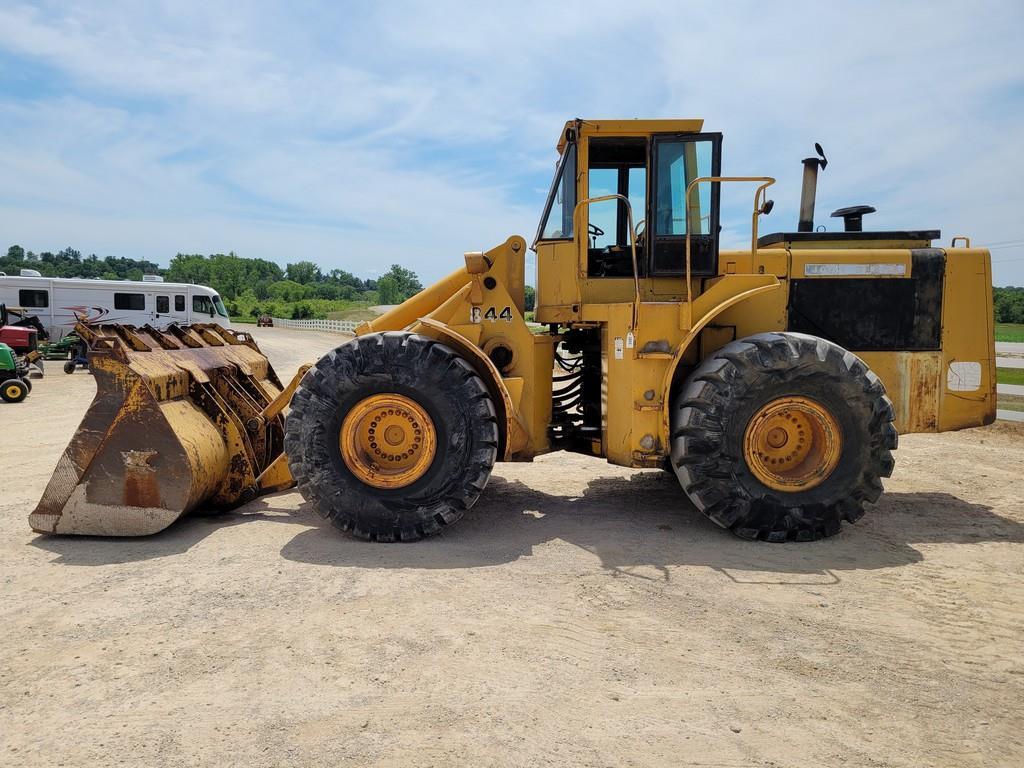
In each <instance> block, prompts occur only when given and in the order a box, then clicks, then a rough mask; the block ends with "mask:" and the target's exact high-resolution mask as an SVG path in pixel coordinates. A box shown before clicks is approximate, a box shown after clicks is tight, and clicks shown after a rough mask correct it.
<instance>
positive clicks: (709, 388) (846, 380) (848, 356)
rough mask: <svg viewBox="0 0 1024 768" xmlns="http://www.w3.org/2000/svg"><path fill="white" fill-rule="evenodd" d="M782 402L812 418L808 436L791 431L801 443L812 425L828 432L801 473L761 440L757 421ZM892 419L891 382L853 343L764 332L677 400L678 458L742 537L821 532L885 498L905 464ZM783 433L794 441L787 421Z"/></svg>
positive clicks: (701, 375)
mask: <svg viewBox="0 0 1024 768" xmlns="http://www.w3.org/2000/svg"><path fill="white" fill-rule="evenodd" d="M780 404H781V405H780ZM791 405H792V407H793V408H794V409H796V410H795V411H794V412H793V413H792V414H791V413H790V411H788V410H786V409H787V408H789V407H790V406H791ZM800 408H805V409H806V410H807V412H808V413H809V414H810V418H809V419H808V418H805V416H804V415H803V414H801V413H800V412H799V409H800ZM780 409H781V414H782V416H781V418H782V419H784V420H785V419H789V420H791V421H792V423H793V424H794V425H796V424H797V421H796V419H798V418H799V419H800V420H801V421H800V426H799V429H800V430H801V431H800V432H799V433H797V432H796V429H797V427H793V428H792V429H793V433H792V435H793V437H794V438H795V437H796V435H797V434H799V435H800V443H801V445H802V444H803V443H804V439H805V438H804V435H805V433H806V435H807V436H808V437H807V440H808V442H809V443H813V442H814V440H813V439H812V438H813V437H814V436H816V435H819V434H820V435H821V436H822V437H820V439H819V440H818V442H819V443H822V444H823V446H824V447H822V446H821V445H820V446H819V447H818V448H819V452H820V461H819V464H820V466H819V467H818V470H817V472H815V470H814V467H813V465H814V464H815V462H816V461H817V460H816V458H815V457H816V454H815V452H814V451H813V450H811V451H810V458H808V459H807V462H806V464H807V465H809V466H811V469H810V470H806V471H805V472H804V474H803V475H801V474H800V472H799V471H797V470H796V469H793V470H791V469H790V466H789V465H787V467H786V469H785V470H784V469H783V463H784V462H785V461H790V459H789V458H788V457H786V456H785V455H782V454H780V457H779V458H778V459H777V461H778V464H776V461H773V460H772V459H770V458H764V456H765V454H762V453H760V452H758V451H757V450H755V449H754V448H752V445H754V443H753V442H752V441H751V438H750V434H751V430H755V429H757V425H759V424H763V423H764V421H763V419H765V418H780V417H779V416H778V414H779V413H780ZM816 413H817V415H815V414H816ZM772 414H775V415H772ZM791 416H792V418H790V417H791ZM893 418H894V411H893V406H892V403H891V402H890V400H889V398H888V397H886V394H885V388H884V387H883V385H882V383H881V381H880V380H879V379H878V377H877V376H876V375H875V374H874V373H872V372H871V371H870V370H869V369H868V367H867V365H865V363H864V362H863V361H862V360H861V359H860V358H859V357H857V356H856V355H854V354H853V353H852V352H848V351H847V350H845V349H843V348H842V347H840V346H838V345H836V344H833V343H832V342H829V341H826V340H825V339H821V338H817V337H815V336H808V335H805V334H798V333H762V334H758V335H756V336H751V337H749V338H746V339H741V340H739V341H734V342H732V343H730V344H727V345H726V346H724V347H723V348H722V349H720V350H718V351H717V352H715V353H714V354H712V355H710V356H709V357H708V358H707V359H706V360H704V362H703V363H701V365H700V366H699V367H698V368H697V369H696V370H695V371H694V372H693V374H692V375H691V376H690V378H689V379H687V381H686V383H685V385H684V386H683V388H682V390H681V391H680V392H679V393H678V395H677V396H676V397H675V399H674V403H673V408H672V420H671V421H672V451H671V459H672V466H673V468H674V469H675V472H676V476H677V477H678V478H679V482H680V484H681V485H682V486H683V489H684V490H685V491H686V493H687V495H688V496H689V497H690V499H691V501H693V503H694V504H695V505H696V506H697V508H698V509H700V510H701V511H702V512H703V513H704V514H705V515H707V516H708V517H709V518H711V519H712V520H713V521H715V522H716V523H718V524H719V525H721V526H723V527H725V528H729V529H730V530H732V531H733V532H734V533H736V534H737V535H739V536H741V537H743V538H747V539H761V540H764V541H793V540H795V541H811V540H815V539H821V538H824V537H826V536H832V535H833V534H836V533H838V532H839V530H840V528H841V525H842V521H843V520H846V521H847V522H850V523H852V522H854V521H856V520H857V519H859V518H860V517H861V516H862V515H863V514H864V504H865V502H875V501H877V500H878V497H879V496H880V495H881V493H882V482H881V478H883V477H889V476H890V475H891V474H892V470H893V466H894V461H893V457H892V451H893V450H894V449H895V448H896V445H897V435H896V428H895V426H894V424H893ZM816 423H820V424H821V425H823V427H822V428H821V429H819V428H818V427H813V428H812V426H810V425H813V424H816ZM783 424H784V426H785V427H787V428H788V427H789V424H788V423H785V421H783ZM776 435H777V441H779V442H782V443H783V444H784V443H785V440H786V439H787V437H786V436H785V434H783V430H776V431H775V432H773V440H775V439H776ZM830 435H831V436H832V438H833V439H829V436H830ZM795 443H796V441H795V439H794V440H793V441H792V443H791V445H792V447H793V448H794V451H795V449H796V445H795ZM783 450H784V451H788V450H789V449H788V448H785V449H783ZM808 450H810V449H809V448H808V449H805V453H804V454H803V456H806V455H808V454H807V453H806V451H808ZM766 451H767V454H769V455H770V454H771V450H770V449H766ZM797 461H799V458H798V459H797ZM769 462H771V463H770V464H769ZM801 466H804V465H801ZM776 467H778V468H777V469H776ZM776 471H777V472H778V473H779V474H778V475H776V474H774V473H775V472H776ZM786 472H791V476H790V477H787V476H786ZM787 482H789V483H790V484H789V485H787V484H786V483H787Z"/></svg>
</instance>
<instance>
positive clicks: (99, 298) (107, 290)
mask: <svg viewBox="0 0 1024 768" xmlns="http://www.w3.org/2000/svg"><path fill="white" fill-rule="evenodd" d="M31 272H32V270H22V274H21V275H19V276H17V277H14V276H7V275H3V274H2V273H0V304H6V305H7V306H8V307H17V308H22V309H25V310H26V311H27V313H29V314H33V315H35V316H37V317H38V318H39V320H40V322H42V324H43V327H45V328H46V329H47V331H49V333H50V338H51V339H52V340H54V341H56V340H57V339H59V338H61V337H63V336H66V335H67V334H68V333H70V332H71V331H72V329H74V327H75V323H77V322H78V321H79V320H82V321H84V322H86V323H96V324H99V323H124V324H128V325H152V326H154V327H156V328H164V327H166V326H168V325H170V324H171V323H217V324H218V325H221V326H223V327H225V328H230V327H231V321H230V320H229V319H228V313H227V310H226V309H225V308H224V302H223V301H221V299H220V296H218V295H217V292H216V291H215V290H213V289H212V288H208V287H207V286H205V285H186V284H184V283H165V282H163V281H162V280H160V278H155V279H153V278H149V279H147V280H144V281H140V282H136V281H131V280H84V279H81V278H62V277H38V276H34V275H32V274H31ZM25 273H29V274H25ZM37 274H38V273H37Z"/></svg>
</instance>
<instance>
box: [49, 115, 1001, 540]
mask: <svg viewBox="0 0 1024 768" xmlns="http://www.w3.org/2000/svg"><path fill="white" fill-rule="evenodd" d="M815 146H816V154H815V155H814V156H811V157H809V158H807V159H805V160H804V161H803V166H804V170H803V174H804V176H803V180H804V183H803V192H802V196H801V201H800V216H799V222H798V225H797V227H796V230H795V231H781V232H773V233H770V234H765V235H761V234H759V230H760V229H761V219H762V218H763V217H765V216H766V215H768V214H769V213H770V211H771V209H772V207H773V201H772V200H770V199H768V197H767V190H768V188H769V187H770V185H771V184H772V183H773V182H774V180H773V179H772V178H770V177H726V176H723V175H722V173H721V152H722V135H721V134H720V133H714V132H706V131H704V127H703V123H702V121H701V120H573V121H570V122H568V123H566V124H565V126H564V128H563V130H562V131H561V133H560V134H559V139H558V143H557V150H558V155H559V161H558V165H557V170H556V171H555V175H554V179H553V181H552V184H551V188H550V191H549V193H548V196H547V200H546V203H545V206H544V209H543V212H542V215H541V219H540V225H539V227H538V229H537V233H536V236H535V237H534V239H533V242H532V244H528V243H527V241H526V240H525V239H524V238H522V237H519V236H513V237H510V238H508V240H506V241H505V242H503V243H501V244H500V245H497V246H495V247H494V248H491V249H490V250H488V251H483V252H469V253H466V254H465V256H464V263H463V264H461V265H460V266H459V268H458V269H456V270H455V271H454V272H452V273H451V274H450V275H448V276H447V277H445V278H444V279H442V280H441V281H439V282H437V283H436V284H434V285H432V286H430V287H428V288H426V289H425V290H423V291H421V292H420V293H418V294H417V295H415V296H413V297H412V298H410V299H409V300H407V301H405V302H404V303H403V304H401V305H399V306H397V307H395V308H393V309H391V310H390V311H388V312H386V313H385V314H383V315H381V316H380V317H378V318H377V319H375V320H372V321H370V322H367V323H364V324H362V325H361V326H360V327H359V328H358V329H357V330H356V333H355V338H353V339H351V340H350V341H347V342H345V343H343V344H341V345H340V346H338V347H337V348H336V349H334V350H333V351H331V352H329V353H328V354H326V355H324V356H323V357H321V358H320V359H319V360H317V361H316V362H315V363H313V364H311V365H309V366H305V367H304V368H303V369H302V370H300V371H299V374H298V375H297V376H296V377H295V378H294V379H293V380H292V381H291V382H290V383H289V384H288V385H287V386H285V385H284V384H283V383H282V382H281V381H280V380H279V379H278V378H277V376H276V375H275V373H274V371H273V369H272V368H271V366H270V365H269V363H268V361H267V359H266V357H264V356H263V355H262V354H261V353H260V352H259V349H258V347H257V345H256V344H255V342H254V341H253V340H252V338H251V337H249V336H248V335H247V334H244V333H236V332H233V331H229V330H225V329H223V328H221V327H219V326H216V325H206V324H199V325H192V326H182V327H178V326H172V327H171V328H169V329H167V330H163V331H160V330H157V329H155V328H151V327H142V328H133V327H127V326H102V325H101V326H84V325H83V326H80V327H79V333H80V334H81V336H82V337H83V339H85V340H86V341H88V343H89V345H90V350H91V351H90V368H91V370H92V372H93V374H94V376H95V377H96V381H97V394H96V397H95V400H94V401H93V403H92V405H91V407H90V409H89V410H88V412H87V413H86V415H85V418H84V420H83V422H82V425H81V427H80V428H79V430H78V432H77V433H76V434H75V436H74V437H73V439H72V441H71V444H70V445H69V446H68V448H67V450H66V451H65V453H64V455H63V457H62V458H61V459H60V462H59V463H58V465H57V468H56V470H55V471H54V475H53V478H52V479H51V481H50V483H49V485H48V487H47V488H46V491H45V493H44V495H43V498H42V500H41V501H40V502H39V505H38V507H37V508H36V510H35V511H34V512H33V513H32V514H31V516H30V523H31V526H32V528H33V529H35V530H36V531H39V532H42V533H57V534H61V533H71V534H98V535H113V536H134V535H143V534H151V533H155V532H157V531H159V530H161V529H163V528H165V527H166V526H168V525H170V524H171V523H172V522H173V521H174V520H176V519H177V518H178V517H180V516H181V515H183V514H185V513H187V512H189V511H190V510H193V509H196V508H198V507H203V508H204V509H230V508H233V507H236V506H238V505H240V504H243V503H245V502H247V501H249V500H251V499H253V498H254V497H255V496H257V495H258V494H262V493H267V492H270V491H275V490H279V489H283V488H287V487H290V486H292V485H293V484H297V486H298V489H299V491H300V492H301V493H302V495H303V496H304V497H305V499H306V500H307V501H308V502H309V504H310V505H311V507H312V508H313V509H315V510H316V511H317V512H318V513H319V514H320V515H322V516H323V517H324V518H326V519H328V520H330V521H331V522H332V523H333V524H334V525H335V526H337V528H339V529H340V530H342V531H344V532H346V533H348V534H350V535H351V536H354V537H358V538H360V539H368V540H374V541H379V542H391V541H411V540H415V539H420V538H422V537H425V536H429V535H432V534H436V533H439V532H440V531H443V530H445V529H446V528H447V527H448V526H450V525H452V524H453V523H455V522H456V521H458V520H459V519H460V518H461V517H462V516H463V515H464V514H465V512H466V510H467V509H469V508H470V507H471V506H472V505H473V504H474V503H475V502H476V501H477V499H478V498H479V496H480V495H481V494H482V493H484V490H485V488H486V486H487V481H488V477H489V476H490V474H491V470H492V468H493V466H494V463H495V462H496V461H531V460H532V459H533V458H534V457H536V456H539V455H542V454H545V453H549V452H552V451H573V452H579V453H585V454H588V455H591V456H595V457H603V458H605V459H607V460H608V461H609V462H611V463H613V464H618V465H621V466H627V467H638V468H643V467H649V468H664V469H666V470H668V471H671V472H673V473H674V474H675V475H676V476H677V477H678V479H679V482H680V485H681V493H680V502H679V503H680V506H682V505H683V504H684V503H685V502H684V499H683V495H684V494H685V496H686V497H688V498H689V500H690V501H691V502H692V503H693V504H694V505H695V506H696V507H697V508H698V509H699V510H700V511H701V512H703V513H704V514H705V515H707V516H708V517H709V518H710V519H711V520H713V521H714V522H716V523H718V524H719V525H721V526H722V527H725V528H728V529H730V530H732V531H733V532H735V533H736V534H738V535H739V536H742V537H745V538H749V539H759V540H765V541H772V542H776V541H777V542H781V541H807V540H814V539H820V538H822V537H826V536H830V535H832V534H835V533H836V532H838V531H839V530H840V528H841V525H842V522H843V521H846V522H854V521H855V520H857V519H858V518H859V517H861V516H862V515H863V514H864V511H865V505H867V504H870V503H873V502H875V501H877V500H878V498H879V495H880V494H881V493H882V480H883V478H886V477H888V476H889V475H890V474H891V472H892V471H893V450H894V449H895V448H896V445H897V435H898V433H900V432H902V433H912V432H941V431H946V430H955V429H962V428H966V427H975V426H980V425H984V424H988V423H990V422H992V421H993V419H994V418H995V403H996V401H995V369H994V364H995V353H994V340H993V314H992V298H991V285H992V280H991V266H990V257H989V254H988V252H987V251H986V250H984V249H980V248H972V247H971V245H970V241H969V240H967V239H966V238H954V241H953V244H952V245H951V246H950V247H948V248H941V247H938V246H936V245H935V241H937V240H938V239H939V236H940V233H939V232H938V231H936V230H906V231H904V230H901V231H888V230H887V231H874V232H873V231H868V230H865V229H864V221H863V220H864V217H865V216H867V215H869V214H870V213H872V212H873V211H874V209H873V208H871V207H870V206H865V205H855V206H848V207H845V208H842V209H839V210H837V211H836V212H835V213H834V214H833V216H834V217H836V219H837V220H838V219H841V220H842V223H841V225H840V226H838V228H833V229H832V230H828V231H826V230H825V227H823V226H821V225H819V226H817V227H816V226H815V218H814V208H815V197H816V190H817V181H818V175H819V172H820V171H822V170H823V169H824V168H825V167H826V164H827V160H826V158H825V155H824V152H823V151H822V149H821V147H820V146H818V145H815ZM744 189H746V191H745V192H744ZM723 190H727V191H728V194H730V195H737V194H742V195H744V196H745V195H746V194H752V196H753V203H752V206H751V209H750V210H751V214H750V224H751V232H750V245H749V248H747V247H743V248H737V249H726V248H723V247H720V242H721V241H722V240H723V239H724V238H725V237H726V233H724V232H723V230H722V227H721V226H720V224H719V219H720V211H721V205H722V194H723ZM730 199H733V198H730ZM836 224H837V225H838V224H839V222H838V221H837V222H836ZM730 236H731V235H730ZM740 237H741V238H742V237H745V235H743V234H741V235H740ZM954 246H955V247H954ZM530 248H532V250H533V251H534V252H535V254H536V270H537V274H536V324H531V323H528V322H527V321H526V319H525V306H524V285H525V275H524V272H525V264H526V256H527V251H528V249H530Z"/></svg>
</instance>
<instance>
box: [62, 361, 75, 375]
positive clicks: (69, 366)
mask: <svg viewBox="0 0 1024 768" xmlns="http://www.w3.org/2000/svg"><path fill="white" fill-rule="evenodd" d="M74 372H75V361H74V360H68V361H67V362H66V363H64V373H74Z"/></svg>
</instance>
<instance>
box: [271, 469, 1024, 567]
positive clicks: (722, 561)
mask: <svg viewBox="0 0 1024 768" xmlns="http://www.w3.org/2000/svg"><path fill="white" fill-rule="evenodd" d="M297 514H298V515H302V516H307V520H309V521H310V522H313V521H315V522H317V523H318V525H319V527H318V528H316V529H312V530H307V531H304V532H302V533H300V534H298V535H297V536H295V538H293V539H292V540H291V541H289V542H288V544H287V545H286V546H285V547H284V548H283V549H282V550H281V554H282V556H284V557H285V558H287V559H289V560H295V561H299V562H303V563H312V564H317V565H332V566H343V567H350V568H351V567H357V568H427V569H433V568H473V567H481V566H490V565H499V564H502V563H508V562H512V561H514V560H518V559H519V558H522V557H529V556H531V555H533V554H534V548H535V547H537V546H538V545H541V544H544V543H546V542H549V541H552V540H556V539H560V540H562V541H565V542H568V543H569V544H572V545H574V546H577V547H580V548H582V549H585V550H587V551H588V552H591V553H593V554H594V555H596V556H597V557H598V558H600V561H601V564H602V566H603V567H604V568H606V569H609V570H611V571H615V572H621V573H624V574H628V573H630V572H631V571H632V570H634V569H637V568H642V567H644V566H649V567H652V568H654V569H655V570H657V571H660V572H661V574H662V577H663V578H665V579H667V578H668V572H667V570H666V569H667V568H668V567H670V566H679V565H696V566H704V567H708V568H715V569H719V570H722V571H723V572H726V573H727V574H728V572H729V571H734V570H735V571H746V572H751V571H757V572H768V573H775V574H790V575H794V574H795V575H800V574H821V575H825V576H829V577H830V578H831V579H832V580H833V581H837V580H838V576H836V575H835V571H842V570H863V569H868V570H871V569H878V568H891V567H896V566H902V565H907V564H910V563H915V562H919V561H921V560H922V559H923V556H922V554H921V553H920V552H919V551H918V550H917V549H915V548H914V546H913V545H914V544H926V543H976V542H981V541H1012V542H1024V524H1021V523H1018V522H1015V521H1012V520H1008V519H1006V518H1003V517H1000V516H999V515H997V514H995V513H994V512H993V511H992V510H991V508H989V507H987V506H983V505H979V504H970V503H968V502H965V501H963V500H961V499H959V498H957V497H955V496H951V495H949V494H945V493H889V494H886V495H884V496H883V497H882V499H881V500H880V502H879V503H878V504H877V505H875V506H874V507H873V508H870V509H869V511H868V513H867V515H866V516H865V517H864V518H863V519H862V520H861V521H860V522H859V523H858V524H856V525H854V526H844V530H843V532H842V533H840V534H839V535H838V536H835V537H833V538H831V539H827V540H825V541H819V542H813V543H805V544H766V543H761V542H749V541H744V540H742V539H739V538H737V537H735V536H733V535H732V534H731V533H729V532H728V531H725V530H723V529H721V528H719V527H718V526H716V525H715V524H714V523H712V522H711V521H709V520H708V519H707V518H705V517H704V516H703V515H702V514H701V513H700V512H698V511H697V510H696V509H695V508H694V507H693V506H692V505H690V504H689V502H687V501H686V500H685V498H683V497H682V496H681V494H680V492H679V486H678V484H677V482H676V480H675V478H674V477H672V476H671V475H669V474H668V473H664V472H643V473H638V474H634V475H632V476H631V477H629V478H601V479H597V480H594V481H592V482H591V483H590V484H589V485H588V486H587V489H586V491H585V492H584V494H583V495H582V496H580V497H573V496H560V495H553V494H548V493H544V492H542V491H538V490H535V489H533V488H530V487H528V486H526V485H525V484H523V483H521V482H519V481H511V482H510V481H507V480H504V479H502V478H498V477H495V478H492V480H491V483H490V484H489V485H488V487H487V490H486V491H485V492H484V494H483V496H481V498H480V501H479V502H478V503H477V504H476V506H474V507H473V509H472V510H471V511H470V512H469V513H467V515H466V517H465V518H464V519H463V520H462V521H461V522H460V523H459V524H458V525H456V526H454V527H453V528H452V529H451V530H450V531H449V532H446V533H445V534H443V535H441V536H438V537H435V538H433V539H429V540H427V541H424V542H419V543H416V544H411V545H394V544H375V543H367V542H359V541H352V540H350V539H347V538H345V537H343V536H342V535H341V534H340V533H338V532H337V531H335V530H334V529H332V528H331V527H330V525H329V524H327V523H323V522H320V521H319V518H317V517H316V516H315V515H313V514H312V513H310V512H309V511H307V510H305V509H303V510H299V512H298V513H297Z"/></svg>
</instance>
